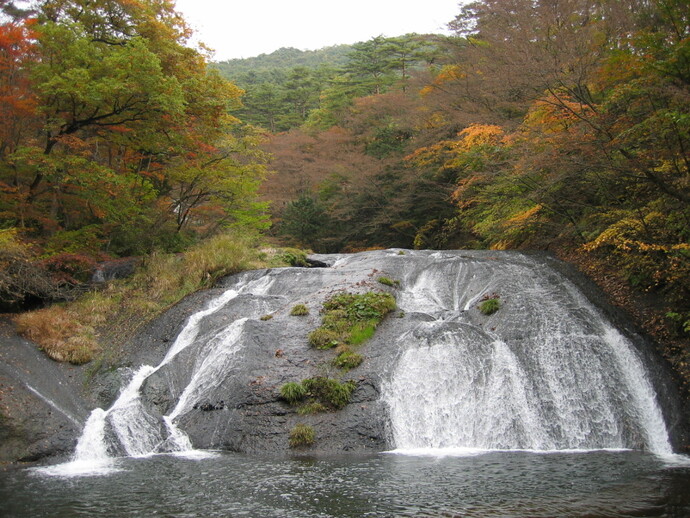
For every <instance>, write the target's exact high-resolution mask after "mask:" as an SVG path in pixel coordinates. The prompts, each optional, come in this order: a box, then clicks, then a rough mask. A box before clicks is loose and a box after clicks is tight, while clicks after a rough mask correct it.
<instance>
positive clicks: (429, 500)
mask: <svg viewBox="0 0 690 518" xmlns="http://www.w3.org/2000/svg"><path fill="white" fill-rule="evenodd" d="M115 467H116V468H118V469H119V471H117V472H114V473H111V474H109V475H101V476H89V477H72V478H64V477H50V476H46V475H43V474H40V473H39V472H36V471H32V470H27V469H11V470H6V471H3V472H0V516H3V517H14V516H17V517H24V516H26V517H40V516H49V517H72V516H108V517H120V516H127V517H130V516H142V517H144V516H145V517H150V516H165V517H197V516H198V517H234V516H252V517H254V516H256V517H339V516H351V517H356V516H380V517H383V516H391V517H393V516H443V517H450V516H452V517H455V516H463V517H465V516H470V517H474V516H481V517H494V516H496V517H497V516H501V517H506V516H520V517H526V516H529V517H552V516H581V517H585V516H586V517H600V516H601V517H608V516H674V517H676V516H678V517H684V516H690V465H688V464H686V465H685V466H682V465H675V466H674V465H671V464H669V463H667V462H664V461H663V460H661V459H659V458H658V457H655V456H652V455H647V454H643V453H639V452H590V453H552V454H535V453H527V452H495V453H494V452H492V453H485V454H482V455H477V456H466V457H441V458H438V457H411V456H402V455H394V454H379V455H371V456H341V457H314V458H310V457H292V458H264V457H249V456H244V455H238V454H229V453H224V454H218V455H216V456H215V457H213V458H207V459H204V460H191V459H184V458H177V457H173V456H167V455H160V456H155V457H149V458H140V459H136V458H125V459H119V460H117V461H116V466H115Z"/></svg>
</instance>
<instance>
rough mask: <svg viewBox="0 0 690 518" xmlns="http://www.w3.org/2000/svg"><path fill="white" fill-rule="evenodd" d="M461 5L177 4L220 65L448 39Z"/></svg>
mask: <svg viewBox="0 0 690 518" xmlns="http://www.w3.org/2000/svg"><path fill="white" fill-rule="evenodd" d="M460 1H461V0H176V4H177V11H179V12H181V13H182V14H183V15H184V17H185V19H186V21H187V23H188V24H189V25H190V26H191V27H192V29H194V31H195V33H196V38H195V39H197V40H199V41H202V42H203V43H205V44H206V45H208V46H209V47H211V48H212V49H214V50H215V55H214V60H215V61H223V60H226V59H232V58H248V57H253V56H258V55H259V54H268V53H271V52H273V51H274V50H277V49H279V48H281V47H294V48H297V49H300V50H315V49H320V48H323V47H328V46H330V45H337V44H341V43H348V44H349V43H356V42H358V41H366V40H369V39H371V38H373V37H374V36H379V35H383V36H389V37H392V36H401V35H403V34H407V33H410V32H416V33H420V34H423V33H447V31H446V24H447V23H448V22H450V21H451V20H453V18H455V16H456V15H457V14H458V13H459V12H460V8H459V7H458V5H459V3H460Z"/></svg>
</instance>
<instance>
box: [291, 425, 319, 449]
mask: <svg viewBox="0 0 690 518" xmlns="http://www.w3.org/2000/svg"><path fill="white" fill-rule="evenodd" d="M315 441H316V433H315V432H314V428H312V427H311V426H309V425H306V424H298V425H295V427H294V428H293V429H292V430H290V448H299V447H302V446H311V445H312V444H314V442H315Z"/></svg>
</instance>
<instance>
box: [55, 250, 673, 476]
mask: <svg viewBox="0 0 690 518" xmlns="http://www.w3.org/2000/svg"><path fill="white" fill-rule="evenodd" d="M318 257H319V259H323V260H326V261H328V262H329V264H331V267H330V268H321V269H300V268H285V269H278V270H269V271H265V272H253V273H252V272H250V274H248V275H247V276H246V277H244V276H241V277H239V278H238V279H237V280H236V282H235V284H233V287H232V288H230V289H227V290H225V291H223V292H222V293H221V294H220V295H219V296H217V297H216V298H215V299H213V300H211V301H210V302H209V303H208V305H207V306H206V307H205V308H204V309H203V310H201V311H198V312H197V313H194V314H192V315H191V316H190V317H189V318H188V320H187V322H186V324H185V325H184V326H183V328H182V330H181V331H180V333H179V335H178V337H177V339H176V340H175V341H174V343H173V344H172V346H171V347H170V349H169V350H168V351H167V353H166V354H165V357H164V358H163V360H162V361H161V362H160V363H159V364H158V365H157V366H155V367H154V366H150V365H144V366H141V367H140V368H138V369H137V370H136V372H134V373H133V374H132V377H131V380H130V382H129V383H128V384H127V385H126V386H125V387H124V388H123V389H122V391H121V394H120V396H119V398H118V399H117V400H116V401H115V402H114V403H113V404H112V406H111V407H110V408H109V409H107V410H104V409H100V408H99V409H96V410H94V411H93V412H92V414H91V416H90V417H89V419H88V421H87V423H86V425H85V427H84V431H83V434H82V436H81V438H80V440H79V443H78V446H77V449H76V452H75V454H74V457H73V463H72V468H74V467H75V466H77V468H74V469H77V470H79V469H81V466H83V465H84V464H88V463H93V464H95V465H96V466H97V467H99V468H98V469H101V468H104V469H107V468H108V466H110V467H112V466H111V464H112V460H113V458H115V457H118V456H122V455H125V456H132V457H140V456H148V455H152V454H155V453H163V452H189V451H190V450H192V449H193V445H192V441H190V439H189V437H188V435H187V433H188V432H187V433H186V432H185V430H183V429H181V428H180V423H181V422H183V423H184V425H185V429H186V430H188V429H187V428H186V426H192V427H194V426H196V424H195V423H196V422H198V420H199V419H202V418H206V419H210V417H209V415H208V412H207V413H206V414H207V415H206V416H202V415H201V413H203V412H197V413H192V412H191V411H192V410H193V409H197V408H198V405H200V403H201V402H202V401H219V399H211V398H220V397H226V398H227V397H228V396H230V393H229V392H228V390H231V391H232V392H233V394H234V395H233V396H232V397H241V396H239V395H238V393H237V391H238V390H245V388H242V387H246V386H247V384H246V383H245V385H242V386H241V387H240V386H239V385H233V387H235V388H234V389H229V388H228V387H229V385H223V383H226V380H227V379H228V377H229V376H231V374H229V373H237V372H240V371H241V369H242V368H243V364H242V363H241V362H242V361H246V358H245V356H243V355H246V352H247V347H248V346H247V344H248V343H249V342H251V339H252V337H255V335H256V333H268V334H266V335H262V336H264V340H263V341H259V342H256V341H255V342H253V343H255V344H256V346H257V347H265V348H266V349H265V350H263V352H262V353H261V354H264V355H265V356H260V358H262V359H260V360H258V359H257V358H259V357H258V356H254V357H253V358H254V360H253V361H254V362H255V363H254V364H253V365H255V367H254V368H255V369H256V368H257V367H256V366H258V368H259V369H260V370H259V371H258V372H260V373H261V376H260V378H258V381H256V383H258V385H256V386H257V387H259V386H261V384H262V383H263V381H262V380H263V379H264V377H265V376H270V375H271V372H270V371H269V370H268V369H269V367H268V363H270V361H278V360H276V359H275V358H276V357H278V356H279V353H280V355H281V356H282V352H281V351H282V349H280V350H278V349H277V348H278V347H282V346H284V345H283V343H288V342H286V340H287V341H289V342H294V345H292V346H291V347H294V348H295V349H293V351H292V353H291V354H292V357H293V358H295V357H297V356H299V355H300V354H306V353H302V352H300V351H304V350H305V348H306V349H309V346H308V345H307V341H306V335H307V333H308V331H309V328H307V327H305V325H304V324H303V323H304V322H306V321H305V320H300V319H299V318H294V317H290V316H289V315H288V313H289V307H290V305H291V304H295V303H297V302H304V301H309V302H310V303H311V306H312V311H313V315H314V316H313V317H310V318H311V322H312V324H310V325H314V326H315V325H318V323H317V322H318V321H319V317H318V309H319V308H320V304H321V302H322V301H323V300H324V298H325V297H326V296H328V294H331V293H333V292H337V291H339V290H350V289H384V288H382V287H381V285H380V284H378V283H376V280H375V279H376V275H377V272H384V273H386V274H387V275H389V276H391V277H393V278H395V279H397V280H399V281H400V284H401V286H400V288H398V289H392V288H391V290H392V291H394V292H395V295H396V298H397V302H398V307H399V310H400V314H399V315H398V316H400V317H401V318H400V319H399V320H398V319H396V321H395V322H394V323H392V322H388V323H385V322H384V324H383V326H382V329H383V328H384V327H386V326H387V327H386V329H387V331H385V332H386V333H387V335H386V338H385V340H381V341H377V340H378V338H377V337H376V336H375V337H374V339H372V341H371V345H367V347H371V348H372V349H375V350H376V355H378V357H379V359H378V360H377V361H378V363H372V364H369V365H371V367H370V369H371V371H369V372H370V376H378V377H379V379H380V384H381V387H380V389H381V390H380V392H381V396H380V400H379V401H380V402H381V405H382V407H381V408H382V410H383V411H382V412H378V413H376V414H375V417H373V418H374V419H380V420H381V421H385V425H383V427H387V429H388V431H389V432H390V433H389V435H390V438H389V440H388V444H390V445H391V446H393V447H394V448H395V449H396V450H397V451H403V452H419V451H432V450H433V451H446V452H447V451H451V450H455V451H465V452H466V451H468V450H469V451H474V450H482V451H485V450H537V451H554V450H556V451H564V450H578V451H580V450H599V449H614V450H616V449H635V450H646V451H650V452H653V453H656V454H660V455H665V454H670V453H671V452H672V449H671V445H670V442H669V434H668V431H667V428H666V425H665V422H664V417H663V415H662V412H661V409H660V407H659V404H658V402H657V397H656V394H655V390H654V386H653V383H652V381H651V380H650V378H649V373H648V372H647V367H646V365H645V361H644V360H643V359H642V356H641V354H640V352H639V351H638V350H637V349H636V345H635V344H633V343H632V342H631V341H630V340H629V339H628V338H626V336H624V334H622V333H621V332H619V331H618V330H616V329H615V328H614V326H613V324H612V323H610V322H609V321H608V320H607V318H606V317H605V316H604V315H603V314H602V313H601V312H600V310H599V309H597V307H596V306H594V305H593V304H592V303H591V302H590V301H589V300H588V299H587V298H586V297H585V295H584V294H583V293H582V292H581V291H580V290H579V288H577V287H576V285H575V284H574V283H573V282H571V281H570V280H569V279H568V278H567V277H566V276H564V275H562V274H561V273H559V272H558V271H557V269H555V268H552V267H551V266H550V265H549V260H547V259H544V258H543V257H536V258H535V257H533V256H530V255H525V254H518V253H506V252H503V253H493V252H460V251H456V252H425V251H415V252H410V251H408V252H405V253H404V254H401V253H399V252H396V251H390V250H389V251H377V252H368V253H364V254H351V255H335V256H318ZM363 287H365V288H363ZM489 297H492V298H494V297H495V298H498V300H499V301H500V309H499V310H498V311H497V312H496V313H494V314H492V315H484V314H482V313H481V311H479V309H478V305H479V304H480V302H481V301H482V300H483V299H486V298H489ZM277 310H280V312H279V313H280V315H284V316H278V317H277V318H276V319H275V320H272V322H274V325H275V326H276V327H271V325H269V324H266V323H263V322H259V317H260V316H262V315H265V314H266V313H268V312H275V311H277ZM281 312H282V313H281ZM276 314H278V313H276ZM271 316H272V315H271ZM261 320H264V319H263V318H262V319H261ZM308 320H309V319H307V321H308ZM389 320H391V319H389ZM300 326H302V327H300ZM271 329H273V330H274V331H271ZM311 329H313V327H312V328H311ZM270 333H278V334H270ZM377 335H378V333H377ZM262 344H265V346H264V345H262ZM271 347H272V349H271ZM274 351H275V354H273V353H274ZM255 354H258V353H255ZM309 354H324V353H323V352H318V351H314V352H313V353H309ZM296 355H297V356H296ZM376 355H374V356H376ZM242 358H245V359H244V360H243V359H242ZM268 358H274V360H268ZM313 358H314V359H315V360H314V361H313V362H312V360H309V361H307V360H306V359H305V360H302V361H300V362H296V363H295V365H301V367H300V368H307V367H308V366H309V365H314V366H315V367H314V368H316V369H318V368H321V369H323V368H324V367H323V362H324V361H325V360H323V359H319V358H322V357H319V356H313ZM283 361H284V360H283ZM372 361H373V360H372ZM319 362H321V364H322V367H319ZM283 368H284V369H285V368H288V369H289V367H283ZM362 369H363V368H362V367H360V368H358V371H355V373H356V376H360V379H364V378H362V377H361V376H362V372H363V371H362ZM255 372H256V371H255ZM282 372H283V373H282V374H276V376H277V377H276V378H273V380H272V381H271V382H270V383H269V384H268V385H267V388H266V389H265V390H267V391H269V392H270V393H271V394H275V391H276V387H278V386H279V385H280V383H284V382H285V376H286V375H293V376H294V375H295V374H290V373H289V371H282ZM302 372H304V371H302ZM319 372H320V371H319ZM311 375H312V376H313V375H314V374H311ZM281 376H283V377H281ZM155 377H158V383H159V385H160V383H163V385H165V388H164V390H166V391H168V395H167V396H166V397H167V398H168V399H167V401H169V402H170V404H168V405H167V406H164V407H161V408H158V407H156V408H155V409H154V410H153V411H152V407H151V401H152V399H151V390H153V394H154V395H155V394H156V392H155V390H154V389H155V384H154V389H151V387H150V386H149V397H148V399H144V398H142V391H144V390H146V387H147V385H150V384H151V380H152V379H154V378H155ZM161 379H162V380H164V382H161ZM288 379H290V378H288ZM262 390H264V389H262ZM223 394H225V396H223ZM252 397H255V396H252ZM153 400H154V401H155V397H154V398H153ZM234 401H235V403H233V404H234V405H235V407H233V408H243V407H244V406H245V405H246V404H245V403H242V401H245V400H242V399H239V400H238V399H235V400H234ZM238 401H239V402H240V403H238ZM272 404H273V403H272ZM275 404H276V405H279V406H278V410H276V411H274V413H273V414H270V413H269V414H267V416H271V415H281V414H280V412H282V410H281V409H282V408H283V407H281V406H280V405H283V403H281V402H279V401H277V402H276V403H275ZM211 407H212V408H211V409H216V407H214V406H213V405H211ZM221 407H223V408H224V406H223V405H221ZM361 408H362V409H364V408H365V407H364V406H362V407H361ZM161 409H163V410H161ZM386 411H387V412H386ZM257 412H258V413H257ZM219 415H225V416H227V417H223V418H222V419H223V420H216V421H212V423H213V424H212V425H208V426H207V429H208V428H209V427H210V428H212V430H213V433H214V434H216V435H214V436H213V437H212V438H211V439H209V441H208V442H207V443H210V444H218V442H216V443H214V442H213V441H216V440H220V441H222V440H226V441H227V439H222V437H223V434H224V433H226V432H225V430H226V429H228V428H229V424H230V423H232V421H229V420H230V419H234V418H242V414H240V413H237V412H235V413H232V412H227V413H225V414H221V413H217V414H214V416H216V417H217V416H219ZM252 415H257V416H260V415H261V414H260V411H257V410H254V414H252ZM372 415H373V414H372ZM185 416H189V418H186V417H185ZM233 416H234V417H233ZM216 417H213V419H216ZM205 422H206V423H209V422H211V421H208V420H207V421H205ZM260 423H261V424H260V426H266V427H274V428H271V430H274V431H272V432H269V433H267V435H266V436H268V437H275V436H277V435H278V434H281V433H282V434H285V433H286V432H284V428H285V425H282V424H280V423H277V424H276V421H271V419H270V418H269V417H266V418H265V419H264V420H262V421H260ZM233 426H234V425H233ZM245 430H246V428H245ZM249 430H250V431H249V432H240V433H250V434H253V433H255V432H254V429H252V428H249ZM233 433H238V432H237V431H235V432H233ZM205 437H209V436H208V435H206V436H205ZM218 438H220V439H218ZM224 444H227V442H226V443H224ZM72 468H70V469H72ZM67 471H69V469H67ZM63 473H64V471H63Z"/></svg>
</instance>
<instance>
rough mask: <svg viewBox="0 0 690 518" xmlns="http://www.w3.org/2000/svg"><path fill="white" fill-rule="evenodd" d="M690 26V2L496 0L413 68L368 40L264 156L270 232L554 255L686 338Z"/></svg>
mask: <svg viewBox="0 0 690 518" xmlns="http://www.w3.org/2000/svg"><path fill="white" fill-rule="evenodd" d="M689 23H690V13H689V12H688V9H687V3H686V2H684V1H680V0H654V1H652V2H647V1H645V2H641V1H636V0H628V1H624V2H618V1H617V2H613V1H610V2H594V1H588V0H569V1H565V2H555V3H554V2H535V1H519V2H503V1H498V0H484V1H480V2H474V3H472V4H469V5H467V6H465V7H464V8H463V9H462V11H461V12H460V14H459V15H458V17H457V18H456V19H455V20H453V21H452V22H451V27H452V28H453V30H454V35H453V36H452V37H449V38H440V37H437V38H435V39H434V41H433V50H434V52H432V53H431V54H427V55H428V56H429V59H426V60H425V59H416V60H415V66H414V67H409V68H403V67H402V66H401V65H400V61H397V60H396V59H395V57H394V55H393V54H392V53H391V54H387V53H386V52H384V51H381V52H376V51H373V50H372V51H371V52H369V50H367V51H365V50H364V49H365V46H368V47H367V49H375V48H376V47H377V45H378V44H379V43H382V45H381V46H379V47H378V48H380V49H382V48H383V46H384V45H383V44H384V43H385V41H383V40H385V39H383V40H377V39H374V40H371V41H370V42H366V43H364V44H358V45H355V46H353V52H351V54H350V56H349V62H348V63H347V64H346V65H345V67H343V68H342V69H341V72H342V73H341V74H340V75H337V76H336V77H335V79H334V80H332V81H331V84H330V86H329V88H328V89H326V90H324V91H322V93H321V95H320V97H319V99H318V106H315V107H314V108H312V109H310V110H308V112H307V113H306V116H305V117H304V119H305V123H304V124H303V125H301V126H300V127H292V128H290V129H289V130H288V131H284V132H278V133H276V134H274V135H273V136H272V137H271V139H270V141H269V142H268V144H267V145H266V149H267V150H268V151H269V152H270V153H271V154H272V156H273V161H272V163H271V167H272V168H273V169H275V170H276V171H277V174H276V175H274V176H272V177H271V178H270V179H269V181H268V182H267V183H266V184H265V186H264V192H265V195H266V197H267V199H269V200H271V201H272V207H273V209H272V210H273V216H274V223H275V224H274V227H273V230H272V231H273V232H274V233H275V235H277V236H279V237H281V238H282V239H287V240H288V241H289V242H292V243H294V244H296V245H301V246H307V247H311V248H313V249H315V250H318V251H338V250H359V249H365V248H369V247H387V246H401V247H418V248H494V249H510V248H522V249H549V250H553V251H555V252H557V253H558V254H560V255H561V256H563V257H567V258H569V259H570V260H573V261H575V262H578V263H579V264H580V265H581V266H582V267H583V268H584V269H586V270H588V271H589V272H590V274H592V275H593V276H595V277H599V280H600V281H601V283H602V284H604V285H607V286H608V288H609V289H610V291H611V292H612V293H614V294H615V295H616V296H618V297H619V299H620V301H621V303H623V304H627V305H628V307H629V309H631V310H632V311H633V312H635V311H639V312H640V313H641V318H642V319H643V320H645V321H646V322H647V327H648V329H650V330H654V331H655V332H658V333H661V334H662V335H663V336H665V337H666V338H667V339H669V340H671V339H679V338H680V337H682V336H685V337H687V335H688V333H690V305H689V303H690V302H689V301H690V286H689V280H690V261H689V257H690V245H689V244H688V238H689V234H690V209H689V207H688V201H689V200H690V188H689V187H690V154H689V151H688V150H689V148H690V39H689V36H690V27H689ZM408 41H409V43H410V44H412V43H415V44H416V40H414V39H412V40H408ZM403 70H405V72H403ZM355 78H361V79H362V80H363V81H364V80H365V78H366V80H367V81H366V83H364V82H363V83H360V84H358V85H357V86H356V87H355V84H356V81H354V79H355ZM365 84H366V86H365ZM248 95H251V89H249V94H248ZM273 129H276V128H273ZM631 297H633V298H631ZM635 297H637V298H635ZM633 299H634V300H637V301H638V302H639V304H638V302H635V303H633V302H631V300H633ZM642 300H644V301H646V303H647V304H648V305H647V306H645V305H644V304H642V302H641V301H642ZM645 308H646V309H645ZM673 337H675V338H673ZM675 350H676V352H678V349H675ZM677 361H678V362H681V363H682V362H685V361H686V360H677Z"/></svg>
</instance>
